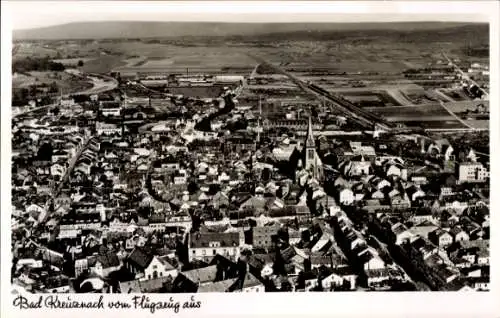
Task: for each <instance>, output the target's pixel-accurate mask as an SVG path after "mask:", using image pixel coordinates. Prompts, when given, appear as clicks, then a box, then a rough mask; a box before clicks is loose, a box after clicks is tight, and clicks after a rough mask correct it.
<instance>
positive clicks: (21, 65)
mask: <svg viewBox="0 0 500 318" xmlns="http://www.w3.org/2000/svg"><path fill="white" fill-rule="evenodd" d="M82 63H83V62H82ZM82 65H83V64H82ZM64 70H65V67H64V65H63V64H62V63H57V62H53V61H52V60H51V59H50V58H49V57H42V58H33V57H27V58H24V59H18V60H15V61H13V62H12V72H18V73H22V72H31V71H53V72H61V71H64Z"/></svg>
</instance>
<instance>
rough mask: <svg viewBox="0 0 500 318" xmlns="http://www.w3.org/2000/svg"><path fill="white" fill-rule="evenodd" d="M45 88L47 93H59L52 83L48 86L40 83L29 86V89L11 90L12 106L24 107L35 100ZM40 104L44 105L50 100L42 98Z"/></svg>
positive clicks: (55, 84) (55, 85) (54, 83)
mask: <svg viewBox="0 0 500 318" xmlns="http://www.w3.org/2000/svg"><path fill="white" fill-rule="evenodd" d="M45 87H47V88H48V90H47V93H49V94H52V93H57V92H58V91H59V87H58V86H57V83H56V82H55V81H54V82H52V83H50V84H46V83H42V84H39V85H31V86H29V87H22V88H17V89H13V90H12V106H25V105H27V104H28V102H29V101H30V100H33V99H36V97H37V96H38V95H39V94H41V93H42V90H41V88H45ZM42 99H43V101H41V103H42V104H44V103H45V102H46V104H49V103H50V98H48V97H46V98H42ZM39 106H40V105H39Z"/></svg>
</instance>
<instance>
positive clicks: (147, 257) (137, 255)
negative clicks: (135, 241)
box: [128, 247, 154, 270]
mask: <svg viewBox="0 0 500 318" xmlns="http://www.w3.org/2000/svg"><path fill="white" fill-rule="evenodd" d="M153 257H154V256H153V255H151V254H149V253H147V252H146V251H145V250H143V249H142V248H140V247H136V248H134V250H133V251H132V253H130V255H129V257H128V262H129V263H132V264H134V265H135V266H136V267H139V268H141V269H143V270H144V269H146V268H147V267H148V266H149V264H150V263H151V261H152V260H153Z"/></svg>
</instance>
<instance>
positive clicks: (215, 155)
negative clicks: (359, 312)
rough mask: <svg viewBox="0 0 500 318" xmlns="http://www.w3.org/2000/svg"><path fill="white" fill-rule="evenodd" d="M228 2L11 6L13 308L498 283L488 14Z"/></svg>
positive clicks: (192, 305) (160, 308)
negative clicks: (266, 8) (184, 6)
mask: <svg viewBox="0 0 500 318" xmlns="http://www.w3.org/2000/svg"><path fill="white" fill-rule="evenodd" d="M354 2H355V1H354ZM58 3H59V2H58ZM114 3H116V6H117V7H115V8H113V6H115V4H114ZM465 3H466V4H467V2H465ZM278 4H279V3H278ZM327 4H328V3H327V2H326V3H324V4H323V5H327ZM131 5H132V7H133V6H136V7H137V8H138V9H137V12H136V13H134V11H131V10H127V11H125V9H127V8H129V9H130V7H131ZM154 5H156V7H158V8H161V7H162V6H165V7H168V5H169V4H168V3H167V2H165V3H162V2H161V1H156V2H154ZM218 5H219V6H220V7H221V8H222V9H221V10H220V12H217V11H207V12H204V11H203V9H202V8H201V7H198V8H197V10H198V11H190V12H180V13H175V12H173V11H172V12H171V11H169V10H167V9H165V10H163V11H161V10H159V9H158V10H139V8H140V7H141V4H140V3H130V2H129V3H124V4H123V8H121V9H123V10H124V11H123V12H122V11H120V10H121V9H120V8H118V7H119V6H120V4H119V2H116V1H112V2H109V3H107V6H99V2H95V3H94V4H93V3H92V2H88V3H84V2H79V3H71V2H69V3H66V4H60V8H61V10H62V11H61V12H58V9H57V6H59V5H56V6H54V8H55V9H54V12H51V13H50V14H49V13H44V12H43V10H42V11H36V10H39V9H40V8H42V7H43V4H41V3H33V4H30V3H26V2H25V3H23V2H19V3H10V7H11V11H12V12H14V13H13V14H11V17H10V20H11V22H12V26H11V31H9V33H10V35H9V42H11V43H10V44H9V46H8V52H7V54H8V55H9V61H10V62H9V63H10V65H8V66H7V68H4V67H2V73H5V72H6V73H8V74H7V76H9V77H8V79H9V83H8V85H9V87H8V89H4V83H3V80H2V95H4V94H7V93H6V92H10V93H9V96H10V100H8V101H7V102H5V101H4V100H3V99H2V123H3V122H4V119H6V120H7V123H6V126H8V127H5V128H2V172H5V173H6V175H4V176H3V177H2V179H4V178H7V173H8V178H7V180H3V181H2V182H4V181H7V182H6V183H7V184H8V186H9V187H8V188H5V189H4V188H3V187H2V192H5V193H2V223H3V224H2V256H4V255H7V256H6V257H7V259H5V258H4V257H2V272H3V273H2V280H3V282H2V284H4V283H5V284H8V285H9V286H8V288H7V290H6V291H7V296H9V295H10V297H11V300H10V301H9V305H13V307H14V310H21V311H22V312H23V313H27V312H28V310H25V309H33V308H46V309H60V310H61V309H64V308H70V309H75V308H78V309H80V310H83V309H85V308H87V309H85V310H90V309H91V308H93V309H94V310H98V309H101V310H102V309H104V308H106V309H109V308H113V306H116V308H121V309H142V311H141V312H144V313H145V314H151V313H153V314H162V315H164V314H166V313H172V314H173V313H174V312H175V313H177V312H180V311H186V310H188V309H189V310H190V311H189V312H190V313H191V314H194V313H195V312H196V311H195V310H201V309H202V308H203V307H204V306H208V305H206V304H207V302H208V300H207V298H203V295H198V294H206V293H246V295H248V296H244V297H243V296H242V297H243V298H241V299H245V297H252V298H251V299H252V301H254V299H257V298H255V297H256V296H255V295H256V294H253V295H252V296H250V295H249V294H248V293H260V295H262V296H260V297H264V296H263V293H272V294H273V295H274V294H277V293H281V294H282V293H293V294H294V295H297V294H298V293H313V292H314V293H332V294H338V295H345V294H346V292H350V293H347V294H348V295H354V293H356V294H355V295H361V294H359V293H360V292H364V293H367V292H368V293H372V292H381V291H382V292H389V293H391V294H394V292H418V293H417V294H416V295H422V293H421V292H436V291H440V292H469V294H470V292H474V294H475V292H488V291H490V290H491V285H490V283H491V281H490V272H491V270H490V256H491V255H490V252H491V250H492V249H491V248H490V237H491V235H492V233H490V214H491V213H490V198H491V196H492V195H493V196H494V192H493V191H491V190H490V181H491V180H492V179H493V178H492V169H491V168H492V166H491V162H492V159H491V158H492V157H493V154H492V151H493V149H494V148H490V129H493V126H491V125H490V94H492V95H493V94H496V92H495V93H493V92H490V88H491V87H492V86H490V75H492V74H493V73H490V69H492V67H493V66H492V65H490V61H491V59H492V58H493V57H492V55H491V47H490V44H491V43H490V35H491V32H492V31H491V30H492V29H491V25H490V24H491V21H490V20H489V18H488V16H486V17H484V16H481V15H479V14H467V12H465V13H464V14H454V13H451V12H450V13H449V14H447V13H446V12H443V13H439V14H424V13H416V14H411V12H407V13H404V14H403V13H397V12H392V13H391V12H388V13H384V14H382V13H380V14H378V13H373V14H371V13H370V12H369V11H367V12H365V14H353V13H349V12H347V13H343V12H342V11H341V12H337V13H328V12H326V11H325V12H322V11H321V9H320V8H319V9H318V10H317V11H318V12H316V13H308V12H305V13H304V14H301V13H300V12H288V11H286V10H284V11H283V12H282V13H281V12H279V11H270V12H267V13H266V12H260V11H259V12H249V13H246V12H244V11H238V12H233V13H231V12H227V11H224V3H223V2H222V3H219V4H218ZM353 5H355V3H353ZM422 5H423V6H425V5H426V3H422ZM30 6H32V9H31V11H30V10H29V8H30ZM84 6H87V7H88V9H86V10H84ZM470 6H472V4H471V3H469V7H470ZM2 7H4V6H3V4H2ZM145 7H147V6H145ZM36 8H38V9H36ZM78 8H80V9H78ZM35 9H36V10H35ZM91 9H92V10H91ZM226 9H227V8H226ZM100 10H101V11H100ZM114 10H116V13H113V12H115V11H114ZM196 12H197V13H196ZM376 12H378V11H376ZM2 20H3V19H2ZM3 34H4V33H3V31H2V46H3V44H4V40H5V39H4V37H3ZM495 45H496V46H498V43H497V44H495ZM2 50H4V49H2ZM3 57H4V53H3V52H2V62H4V61H3V60H4V58H3ZM496 58H497V57H496V56H495V59H496ZM2 65H3V63H2ZM496 65H497V64H496ZM492 72H493V71H492ZM3 76H4V75H2V79H3V78H4V77H3ZM497 78H498V77H497ZM6 85H7V84H6ZM496 88H498V87H495V89H496ZM496 96H497V95H495V99H492V101H493V100H494V101H495V103H496V104H495V103H493V105H494V106H493V107H496V106H498V98H497V97H496ZM4 111H5V112H6V113H5V116H4ZM4 117H5V118H4ZM7 118H8V119H7ZM492 124H496V122H494V121H492ZM2 126H4V125H2ZM495 128H496V127H495ZM5 131H6V132H5ZM4 133H5V134H7V136H8V137H7V139H8V142H9V143H10V150H9V148H7V146H6V145H5V144H4V143H3V141H4ZM9 134H10V135H9ZM5 151H7V153H4V152H5ZM3 161H7V162H8V164H7V165H6V167H4V162H3ZM9 188H10V189H9ZM7 192H8V194H7ZM4 195H5V196H7V195H8V196H9V197H8V199H4ZM491 199H493V198H491ZM4 208H5V209H4ZM4 212H5V213H4ZM493 235H494V234H493ZM4 252H5V253H7V254H4ZM4 269H5V270H4ZM4 274H5V275H7V276H3V275H4ZM185 293H187V294H189V295H187V296H182V295H179V294H185ZM33 294H38V296H36V297H35V295H33ZM61 294H66V295H61ZM80 294H82V295H80ZM83 294H98V295H94V296H92V298H86V297H90V296H91V295H88V296H86V295H83ZM108 294H109V295H108ZM123 294H135V295H123ZM147 294H149V295H147ZM151 294H153V295H151ZM159 294H168V295H165V296H164V297H162V296H161V295H159ZM376 294H385V293H376ZM424 294H425V293H424ZM107 295H108V296H109V297H112V298H107V297H108V296H107ZM316 295H318V296H319V294H316ZM436 295H437V294H436ZM115 296H116V297H118V296H120V297H125V296H126V297H125V298H113V297H115ZM223 296H224V297H226V296H225V295H223ZM179 297H180V298H179ZM218 297H219V301H223V299H224V298H220V297H222V296H218ZM227 297H229V296H227ZM265 297H267V296H265ZM282 297H285V296H282ZM294 297H298V296H294ZM322 297H323V296H322ZM351 297H352V296H351ZM415 297H418V296H415ZM434 297H435V296H434ZM332 298H334V296H332ZM116 299H119V300H120V301H118V302H116V304H115V303H114V302H115V300H116ZM210 299H211V300H210V302H216V301H217V298H210ZM247 299H249V298H247ZM262 299H265V298H262ZM241 301H242V300H241ZM288 302H290V300H289V301H288ZM285 304H286V302H285ZM252 306H253V305H252ZM285 306H286V305H285ZM291 306H294V305H293V304H292V305H291ZM200 307H201V308H200ZM306 307H307V306H306ZM234 310H237V308H236V309H234ZM311 310H312V309H311ZM80 312H81V313H83V311H80ZM327 312H328V311H327ZM32 313H35V312H32ZM67 313H69V312H67Z"/></svg>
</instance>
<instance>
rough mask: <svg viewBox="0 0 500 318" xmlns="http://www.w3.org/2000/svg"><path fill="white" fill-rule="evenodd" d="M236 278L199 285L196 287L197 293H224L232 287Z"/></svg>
mask: <svg viewBox="0 0 500 318" xmlns="http://www.w3.org/2000/svg"><path fill="white" fill-rule="evenodd" d="M236 280H237V279H236V278H231V279H226V280H221V281H218V282H215V283H210V284H206V285H201V286H200V287H198V290H197V291H196V292H197V293H225V292H227V291H228V289H229V288H230V287H231V286H233V285H234V283H235V282H236Z"/></svg>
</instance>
